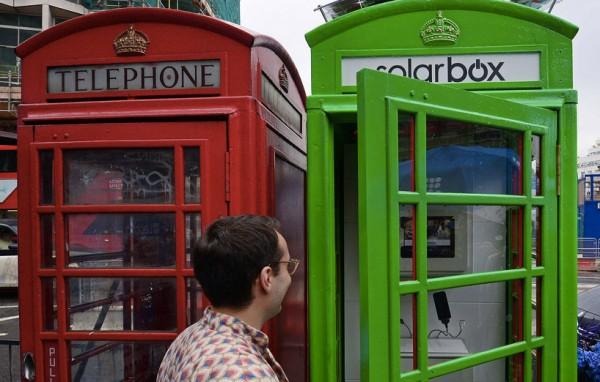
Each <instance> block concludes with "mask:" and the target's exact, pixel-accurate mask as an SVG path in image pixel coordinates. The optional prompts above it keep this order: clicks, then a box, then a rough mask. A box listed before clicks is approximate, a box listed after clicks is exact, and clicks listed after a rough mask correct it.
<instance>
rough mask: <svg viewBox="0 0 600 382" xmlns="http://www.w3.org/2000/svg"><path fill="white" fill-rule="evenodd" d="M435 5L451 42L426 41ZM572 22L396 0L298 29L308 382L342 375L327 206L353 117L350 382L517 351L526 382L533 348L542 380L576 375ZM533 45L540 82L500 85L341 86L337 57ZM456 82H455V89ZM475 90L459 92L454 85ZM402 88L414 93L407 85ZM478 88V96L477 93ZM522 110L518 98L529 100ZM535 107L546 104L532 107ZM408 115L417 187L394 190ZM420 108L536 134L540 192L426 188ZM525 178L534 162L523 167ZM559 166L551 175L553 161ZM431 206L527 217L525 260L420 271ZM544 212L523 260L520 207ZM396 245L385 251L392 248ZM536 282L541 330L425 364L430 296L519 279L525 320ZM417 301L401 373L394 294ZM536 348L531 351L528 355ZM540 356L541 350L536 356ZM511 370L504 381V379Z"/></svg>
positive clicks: (493, 8)
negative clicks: (308, 90)
mask: <svg viewBox="0 0 600 382" xmlns="http://www.w3.org/2000/svg"><path fill="white" fill-rule="evenodd" d="M438 10H443V12H444V16H446V17H449V18H451V19H452V20H454V21H455V22H457V23H458V24H459V25H460V27H461V38H460V39H459V40H458V41H457V42H456V44H454V45H446V46H424V45H423V43H422V41H421V40H420V37H419V34H418V31H419V30H420V28H421V27H422V25H423V20H424V19H427V18H428V17H430V16H431V15H432V14H433V13H434V12H435V11H438ZM576 32H577V27H575V26H573V25H572V24H570V23H568V22H565V21H562V20H560V19H558V18H556V17H554V16H551V15H548V14H545V13H542V12H539V11H535V10H532V9H530V8H528V7H522V6H519V5H515V4H512V3H510V2H505V1H501V0H428V1H422V0H398V1H393V2H388V3H385V4H381V5H377V6H373V7H369V8H366V9H363V10H360V11H356V12H352V13H350V14H348V15H345V16H342V17H340V18H337V19H335V20H334V21H332V22H329V23H327V24H324V25H322V26H320V27H318V28H316V29H315V30H313V31H311V32H309V33H308V34H307V41H308V43H309V45H310V46H311V53H312V93H313V96H311V97H309V98H308V101H307V105H308V107H307V108H308V110H309V114H308V124H309V134H308V151H309V177H308V206H309V211H308V227H309V228H308V229H309V232H308V235H309V236H308V247H309V274H310V276H309V277H310V280H309V296H310V318H309V319H310V328H311V330H310V373H311V380H314V381H341V380H343V379H344V371H343V370H344V359H343V358H344V356H343V354H344V348H343V342H344V338H342V334H343V317H342V314H343V313H342V312H343V306H342V302H341V300H342V299H343V290H342V289H343V286H342V282H341V281H342V279H343V274H341V273H340V272H341V271H340V266H339V264H340V262H341V261H342V260H341V258H342V256H343V255H342V254H343V247H342V245H341V244H340V236H341V235H342V233H341V230H342V228H341V226H342V223H341V221H340V220H341V218H340V211H339V208H340V206H339V204H338V203H337V202H336V200H338V199H339V198H340V197H341V195H342V194H343V192H342V190H340V189H339V188H340V187H341V184H340V182H339V177H340V174H339V169H336V161H337V160H339V151H340V147H339V145H340V142H339V140H338V139H339V138H338V135H339V133H340V131H342V130H344V131H346V132H347V129H348V127H350V128H352V127H353V126H356V124H357V123H358V126H359V132H358V149H359V162H358V163H359V168H358V172H359V203H358V208H359V213H360V218H359V235H360V241H359V266H360V281H359V282H360V299H361V308H360V315H361V323H360V333H357V335H359V334H360V336H361V352H360V354H361V380H362V381H367V382H368V381H398V380H402V381H428V380H430V379H432V378H435V377H438V376H441V375H445V374H448V373H452V372H455V371H458V370H461V369H464V368H468V367H472V366H474V365H476V364H480V363H484V362H490V361H493V360H498V359H506V358H507V357H511V356H513V355H517V354H522V355H523V358H522V360H523V366H524V372H523V378H524V380H526V381H529V380H532V371H531V369H532V365H533V362H534V361H533V357H532V350H534V349H536V350H540V349H541V350H542V352H541V354H542V355H541V357H542V359H541V361H542V362H541V364H542V370H541V373H542V380H543V381H563V382H570V381H574V380H576V378H577V377H576V352H575V349H576V330H575V327H576V301H577V300H576V299H577V296H576V257H575V254H576V247H575V244H576V242H575V237H576V236H575V229H576V224H575V223H576V220H575V219H576V214H575V206H576V204H575V202H576V189H575V188H576V186H575V184H576V172H575V163H576V146H575V137H576V119H575V107H576V103H577V94H576V92H575V91H573V90H572V89H571V87H572V60H571V56H572V50H571V40H572V38H573V37H574V35H575V34H576ZM480 52H484V53H498V52H502V53H506V52H539V53H540V57H541V60H540V70H541V72H540V78H541V79H540V81H536V82H528V83H506V84H494V85H492V84H482V83H469V84H451V85H446V86H440V85H431V84H427V83H421V82H417V81H412V80H407V79H402V78H393V77H390V76H386V75H383V74H381V73H373V72H369V71H365V72H362V73H361V74H360V75H359V78H358V81H357V86H341V80H340V79H341V73H340V72H341V64H340V62H341V59H342V58H343V57H361V56H407V55H409V56H411V55H412V56H419V55H444V54H474V53H480ZM453 88H455V89H453ZM456 88H459V89H464V90H471V91H472V92H465V91H464V90H459V89H456ZM411 90H413V92H412V94H411V92H410V91H411ZM475 92H477V93H478V94H475ZM526 105H527V106H526ZM542 108H543V109H546V110H543V109H542ZM399 112H403V113H409V114H413V115H414V118H415V150H416V152H415V168H414V171H415V190H414V191H410V192H408V191H397V190H398V184H397V183H398V179H397V174H396V172H397V163H398V162H397V157H395V155H397V146H398V136H397V131H396V130H397V124H398V113H399ZM430 115H435V116H439V117H444V118H448V119H454V120H461V121H470V122H473V123H478V124H484V125H485V124H488V125H491V126H499V127H501V128H502V129H506V130H511V131H514V132H520V133H522V134H523V137H524V139H523V147H522V149H523V158H529V157H530V155H531V145H530V139H531V137H532V136H533V135H537V136H539V137H540V140H541V146H542V168H541V179H542V192H541V195H532V193H531V190H529V187H524V190H523V193H522V194H520V195H490V194H459V193H443V194H442V193H427V184H426V182H427V178H426V141H427V137H426V130H425V127H426V120H427V117H428V116H430ZM522 168H523V173H522V176H523V179H522V183H523V185H524V186H528V185H529V179H530V177H531V169H530V168H529V166H527V165H523V166H522ZM557 169H558V170H557ZM430 204H446V205H457V206H460V205H489V206H514V207H519V208H520V209H521V213H522V216H523V217H524V219H523V220H524V224H523V228H522V231H521V232H522V235H523V240H522V251H523V253H524V256H523V266H522V267H521V268H517V269H506V270H500V271H497V272H486V273H472V274H464V275H452V276H444V277H439V278H431V279H429V278H428V276H427V275H428V273H427V258H426V246H427V238H426V223H427V208H428V205H430ZM400 205H412V206H414V208H415V214H416V218H415V234H416V240H417V242H416V247H417V249H416V251H417V256H416V268H417V269H416V279H415V280H408V281H402V282H400V281H399V280H400V279H399V272H400V271H399V263H398V261H397V253H398V252H399V238H398V235H397V233H398V224H399V211H398V207H399V206H400ZM533 208H539V209H540V211H541V216H542V232H541V235H542V238H543V249H542V251H543V264H542V265H541V266H538V265H536V264H532V260H531V256H528V255H527V254H529V253H531V251H532V229H531V225H530V224H529V219H530V216H531V211H532V209H533ZM393 254H396V256H394V255H393ZM536 278H538V279H541V280H543V282H542V287H541V290H542V294H541V301H538V305H541V310H542V323H543V325H542V333H541V336H538V337H533V333H532V330H531V327H528V326H527V325H525V326H524V328H523V338H522V339H520V340H518V341H516V342H513V343H507V344H505V345H503V346H500V347H497V348H493V349H489V350H486V351H483V352H478V353H475V354H470V355H468V356H465V357H461V358H458V359H454V360H451V361H448V362H444V363H442V364H439V365H434V366H428V353H427V346H428V342H427V334H428V328H427V322H428V318H427V315H428V309H427V304H428V299H429V293H430V292H431V291H434V290H442V289H448V288H451V287H466V286H471V285H479V284H486V283H500V282H502V283H507V284H509V283H511V282H513V281H515V280H523V284H524V288H523V304H524V305H523V307H522V308H523V319H524V322H526V323H527V322H530V321H531V320H532V318H533V317H532V309H531V306H530V301H531V299H532V297H533V294H532V287H531V284H532V282H533V280H535V279H536ZM405 295H413V296H415V299H416V312H417V316H418V321H419V324H418V325H417V329H416V333H417V347H418V349H419V351H418V353H417V369H416V370H412V371H405V370H400V362H399V360H400V356H399V331H400V329H399V326H398V322H399V318H400V302H399V300H400V296H405ZM537 354H538V356H539V353H537ZM536 363H537V364H538V365H539V359H538V360H536ZM507 378H508V377H507Z"/></svg>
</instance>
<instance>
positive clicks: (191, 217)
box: [185, 213, 202, 267]
mask: <svg viewBox="0 0 600 382" xmlns="http://www.w3.org/2000/svg"><path fill="white" fill-rule="evenodd" d="M200 216H201V215H200V213H190V214H185V259H186V265H187V266H188V267H191V266H192V265H193V259H192V250H193V249H194V244H196V241H197V240H198V239H199V238H200V235H201V233H202V226H201V221H200Z"/></svg>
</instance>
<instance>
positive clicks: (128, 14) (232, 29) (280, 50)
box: [16, 7, 306, 102]
mask: <svg viewBox="0 0 600 382" xmlns="http://www.w3.org/2000/svg"><path fill="white" fill-rule="evenodd" d="M132 22H161V23H172V24H176V25H189V26H192V27H196V28H201V29H205V30H208V31H211V32H214V33H218V34H221V35H223V36H227V37H229V38H231V39H232V40H235V41H238V42H239V43H240V44H242V45H245V46H247V47H249V48H252V47H265V48H268V49H270V50H271V51H273V52H274V53H275V54H276V55H277V56H279V58H281V60H282V61H283V62H284V63H285V65H286V67H287V69H288V70H289V72H290V75H291V76H292V78H293V79H294V82H295V83H296V85H297V87H298V90H299V91H300V96H301V97H302V100H303V102H304V101H305V100H306V93H305V91H304V86H302V82H301V79H300V74H299V73H298V69H297V68H296V65H295V64H294V62H293V61H292V58H291V57H290V55H289V53H288V52H287V51H286V50H285V48H284V47H283V46H282V45H281V44H280V43H279V42H277V40H275V39H273V38H272V37H269V36H265V35H262V34H259V33H256V32H254V31H251V30H249V29H247V28H244V27H242V26H240V25H237V24H233V23H230V22H228V21H224V20H221V19H217V18H214V17H209V16H204V15H200V14H197V13H192V12H185V11H179V10H173V9H159V8H136V7H131V8H120V9H114V10H107V11H101V12H94V13H90V14H87V15H85V16H79V17H75V18H73V19H70V20H67V21H65V22H63V23H60V24H58V25H56V26H54V27H52V28H50V29H48V30H46V31H44V32H42V33H38V34H36V35H35V36H33V37H31V38H29V39H28V40H27V41H25V42H24V43H23V44H21V45H19V46H18V47H17V48H16V52H17V56H19V57H21V58H25V57H27V56H28V55H30V54H31V53H33V52H35V51H36V50H38V49H40V48H41V47H43V46H44V45H46V44H48V43H50V42H52V41H55V40H58V39H60V38H62V37H64V36H67V35H70V34H73V33H78V32H81V31H83V30H86V29H91V28H96V27H100V26H104V25H111V24H119V23H132Z"/></svg>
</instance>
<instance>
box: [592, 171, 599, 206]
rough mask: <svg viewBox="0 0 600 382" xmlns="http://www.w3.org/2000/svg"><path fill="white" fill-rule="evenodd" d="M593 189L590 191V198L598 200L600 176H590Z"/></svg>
mask: <svg viewBox="0 0 600 382" xmlns="http://www.w3.org/2000/svg"><path fill="white" fill-rule="evenodd" d="M592 181H593V184H594V189H593V191H592V200H600V176H592Z"/></svg>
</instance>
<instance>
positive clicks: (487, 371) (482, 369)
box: [431, 359, 522, 382]
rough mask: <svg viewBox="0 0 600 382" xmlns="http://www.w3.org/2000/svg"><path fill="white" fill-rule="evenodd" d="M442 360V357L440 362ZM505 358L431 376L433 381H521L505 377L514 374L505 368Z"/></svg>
mask: <svg viewBox="0 0 600 382" xmlns="http://www.w3.org/2000/svg"><path fill="white" fill-rule="evenodd" d="M443 361H444V360H443V359H442V360H441V362H443ZM506 366H507V360H506V359H499V360H496V361H492V362H488V363H483V364H480V365H477V366H474V367H471V368H468V369H464V370H460V371H457V372H454V373H450V374H446V375H443V376H441V377H438V378H433V379H431V381H435V382H477V381H485V382H505V381H521V380H522V377H521V378H514V379H512V378H507V374H508V375H514V373H513V372H510V371H509V372H508V373H507V370H506Z"/></svg>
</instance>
